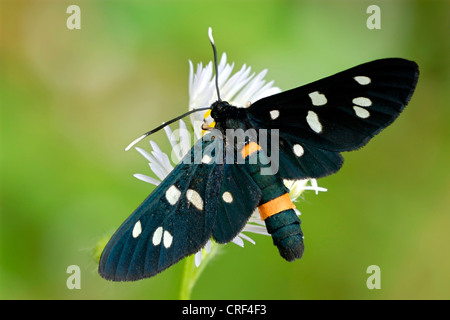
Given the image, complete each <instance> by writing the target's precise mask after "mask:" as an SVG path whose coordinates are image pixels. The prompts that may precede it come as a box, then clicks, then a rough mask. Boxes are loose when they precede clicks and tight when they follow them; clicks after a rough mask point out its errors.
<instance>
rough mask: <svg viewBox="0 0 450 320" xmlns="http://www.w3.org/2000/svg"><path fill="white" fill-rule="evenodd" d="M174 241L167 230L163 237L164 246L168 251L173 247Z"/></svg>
mask: <svg viewBox="0 0 450 320" xmlns="http://www.w3.org/2000/svg"><path fill="white" fill-rule="evenodd" d="M172 240H173V237H172V235H171V234H170V233H169V231H167V230H165V231H164V235H163V245H164V247H165V248H166V249H168V248H170V246H171V245H172Z"/></svg>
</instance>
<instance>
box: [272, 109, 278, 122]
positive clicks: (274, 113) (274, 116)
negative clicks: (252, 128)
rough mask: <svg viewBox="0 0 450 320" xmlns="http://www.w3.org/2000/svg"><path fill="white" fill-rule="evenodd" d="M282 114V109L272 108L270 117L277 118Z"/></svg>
mask: <svg viewBox="0 0 450 320" xmlns="http://www.w3.org/2000/svg"><path fill="white" fill-rule="evenodd" d="M279 116H280V111H278V110H272V111H270V118H271V119H272V120H275V119H276V118H278V117H279Z"/></svg>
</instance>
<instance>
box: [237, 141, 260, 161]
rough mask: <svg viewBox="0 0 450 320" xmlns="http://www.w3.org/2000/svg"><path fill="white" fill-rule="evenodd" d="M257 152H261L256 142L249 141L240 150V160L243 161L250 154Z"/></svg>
mask: <svg viewBox="0 0 450 320" xmlns="http://www.w3.org/2000/svg"><path fill="white" fill-rule="evenodd" d="M259 150H261V147H260V146H259V145H258V144H257V143H256V142H253V141H250V142H249V143H248V144H246V145H245V147H243V148H242V150H241V154H242V158H244V159H245V158H247V157H248V156H250V155H251V154H253V153H255V152H257V151H259Z"/></svg>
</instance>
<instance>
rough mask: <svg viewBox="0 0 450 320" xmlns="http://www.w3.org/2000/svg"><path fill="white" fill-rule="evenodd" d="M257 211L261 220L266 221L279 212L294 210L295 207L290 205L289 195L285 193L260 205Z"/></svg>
mask: <svg viewBox="0 0 450 320" xmlns="http://www.w3.org/2000/svg"><path fill="white" fill-rule="evenodd" d="M258 209H259V214H260V215H261V220H266V219H267V218H268V217H270V216H273V215H274V214H277V213H279V212H281V211H284V210H287V209H295V205H294V204H293V203H292V201H291V198H290V197H289V193H285V194H283V195H281V196H279V197H278V198H275V199H273V200H270V201H269V202H266V203H264V204H262V205H260V206H259V207H258Z"/></svg>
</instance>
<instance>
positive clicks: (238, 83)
mask: <svg viewBox="0 0 450 320" xmlns="http://www.w3.org/2000/svg"><path fill="white" fill-rule="evenodd" d="M189 67H190V69H189V109H190V110H192V109H198V108H204V107H209V106H210V105H211V104H212V103H213V102H214V101H216V100H217V93H216V88H215V81H214V77H213V63H212V62H209V63H208V64H207V65H206V66H203V64H202V63H199V64H198V65H197V69H196V70H195V71H194V66H193V64H192V62H191V61H189ZM233 69H234V63H232V64H229V63H227V56H226V54H225V53H224V54H223V55H222V57H221V59H220V62H219V64H218V75H219V78H218V84H219V91H220V95H221V98H222V100H224V101H228V102H229V103H230V104H231V105H234V106H237V107H245V106H247V105H248V103H249V102H255V101H257V100H259V99H261V98H264V97H267V96H270V95H273V94H276V93H279V92H280V91H281V90H280V89H279V88H277V87H275V86H274V85H273V81H270V82H266V80H264V77H265V76H266V74H267V70H263V71H261V72H259V73H258V74H256V73H254V72H252V71H251V67H248V66H247V65H245V64H244V65H243V66H242V67H241V69H240V70H239V71H237V72H236V73H234V74H232V73H233ZM190 120H191V124H192V127H193V130H194V136H195V140H198V139H200V138H201V137H202V129H201V127H202V123H203V122H204V121H205V120H206V122H207V123H208V124H211V123H212V122H213V119H212V118H211V117H210V115H209V111H205V112H196V113H193V114H191V118H190ZM164 130H165V132H166V135H167V137H168V139H169V142H170V144H171V146H172V153H171V158H170V159H169V156H168V155H167V154H166V153H164V152H163V151H161V149H160V148H159V147H158V145H157V144H156V143H155V142H153V141H150V145H151V147H152V151H151V152H147V151H145V150H143V149H141V148H138V147H136V150H137V151H139V152H140V153H141V154H142V155H143V156H144V157H145V158H146V159H147V160H148V161H149V165H150V169H151V171H153V173H154V174H155V175H156V177H157V178H154V177H150V176H147V175H143V174H135V175H134V176H135V177H136V178H138V179H140V180H142V181H145V182H148V183H151V184H154V185H158V184H159V183H160V182H161V181H162V180H164V179H165V178H166V177H167V176H168V175H169V173H170V172H171V171H172V170H173V168H174V167H173V164H177V163H178V162H179V161H181V159H182V158H183V156H184V155H186V154H187V153H188V152H189V150H190V149H191V148H192V145H193V143H194V142H195V141H191V135H190V133H189V130H188V128H187V126H186V123H185V122H184V121H183V120H180V121H179V129H177V130H175V131H172V130H171V129H170V128H169V126H167V127H165V128H164ZM171 160H172V161H171ZM172 163H173V164H172ZM285 185H286V186H287V187H288V188H289V190H290V196H291V199H292V200H293V201H295V200H296V199H297V198H298V197H299V196H300V194H301V193H302V191H303V190H315V192H316V194H317V193H318V192H319V191H326V189H324V188H320V187H318V186H317V182H316V180H315V179H310V180H298V181H285ZM296 212H297V214H300V212H299V211H298V210H296ZM245 232H250V233H257V234H263V235H269V234H268V232H267V230H266V227H265V224H264V222H263V221H261V218H260V215H259V212H258V209H256V210H255V212H253V214H252V216H251V217H250V219H249V220H248V223H247V225H246V226H245V227H244V229H243V230H242V232H241V233H239V234H238V235H237V236H236V237H235V238H234V239H233V240H232V242H233V243H235V244H237V245H239V246H241V247H243V246H244V240H247V241H249V242H251V243H253V244H254V243H255V241H254V240H253V239H251V238H250V237H249V236H247V235H246V234H244V233H245ZM210 248H211V241H209V242H208V243H207V244H206V246H205V249H206V251H207V252H209V250H210ZM201 257H202V253H201V250H200V251H199V252H198V253H197V254H196V256H195V262H196V265H197V266H198V265H199V264H200V262H201Z"/></svg>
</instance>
